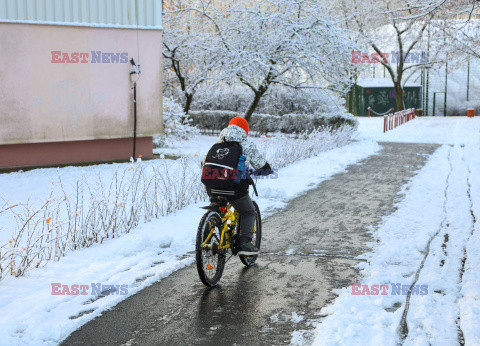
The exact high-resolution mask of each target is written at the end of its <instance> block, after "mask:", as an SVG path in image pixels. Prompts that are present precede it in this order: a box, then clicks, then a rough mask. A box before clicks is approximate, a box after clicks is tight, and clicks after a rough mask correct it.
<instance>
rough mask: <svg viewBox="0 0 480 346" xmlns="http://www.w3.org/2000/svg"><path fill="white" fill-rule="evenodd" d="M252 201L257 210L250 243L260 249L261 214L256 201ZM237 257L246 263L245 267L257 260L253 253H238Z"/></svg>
mask: <svg viewBox="0 0 480 346" xmlns="http://www.w3.org/2000/svg"><path fill="white" fill-rule="evenodd" d="M252 203H253V206H254V207H255V211H256V212H257V219H256V220H255V228H254V229H253V238H252V244H253V245H255V247H256V248H257V249H259V250H260V245H261V243H262V216H261V215H260V208H259V207H258V204H257V202H255V201H252ZM240 219H241V218H240ZM240 222H241V220H240ZM240 222H239V223H240ZM239 257H240V261H242V263H243V264H244V265H246V266H247V267H251V266H253V265H254V264H255V261H256V260H257V258H258V255H255V256H243V255H240V256H239Z"/></svg>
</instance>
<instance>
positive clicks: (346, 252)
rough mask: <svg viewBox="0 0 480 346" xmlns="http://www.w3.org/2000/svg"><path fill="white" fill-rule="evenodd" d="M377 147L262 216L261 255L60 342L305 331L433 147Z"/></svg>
mask: <svg viewBox="0 0 480 346" xmlns="http://www.w3.org/2000/svg"><path fill="white" fill-rule="evenodd" d="M380 144H381V145H382V147H383V149H382V150H381V151H380V152H379V153H378V154H377V155H373V156H370V157H368V158H367V159H365V160H363V161H361V162H359V163H358V164H355V165H351V166H349V167H348V169H347V170H346V171H345V172H343V173H340V174H337V175H335V176H333V177H332V178H331V179H329V180H327V181H324V182H322V183H321V184H319V185H318V187H316V188H314V189H311V190H309V191H307V192H306V193H305V194H303V195H301V196H299V197H297V198H295V199H294V200H292V201H291V202H290V203H289V204H288V206H286V207H285V208H284V209H282V210H280V211H279V212H278V213H276V214H274V215H272V216H270V217H268V218H266V219H264V220H263V239H262V249H261V250H262V253H261V255H260V256H259V259H258V261H257V264H256V265H255V266H253V267H251V268H245V267H244V266H243V265H242V264H241V262H240V261H239V259H238V258H236V257H235V258H232V259H231V260H230V261H229V262H228V263H227V265H226V269H225V272H224V274H223V277H222V280H221V282H220V285H219V286H218V287H215V288H213V289H208V288H206V287H204V286H203V284H202V283H201V282H200V280H199V279H198V276H197V272H196V268H195V265H193V266H190V267H187V268H184V269H182V270H179V271H177V272H175V273H173V274H172V275H170V276H169V277H167V278H165V279H163V280H161V281H159V282H157V283H156V284H154V285H152V286H150V287H148V288H145V289H144V290H142V291H140V292H139V293H137V294H135V295H133V296H132V297H129V298H128V299H126V300H124V301H123V302H121V303H119V304H118V305H116V306H115V307H114V308H113V309H111V310H109V311H106V312H105V313H104V314H103V315H102V316H100V317H98V318H96V319H94V320H92V321H90V322H89V323H87V324H86V325H84V326H83V327H81V328H80V329H79V330H77V331H75V332H74V333H73V334H72V335H70V337H68V338H67V339H66V340H65V341H64V344H65V345H84V344H97V345H212V344H213V345H285V344H289V343H290V341H291V339H292V332H294V331H300V332H299V333H298V336H299V337H300V338H303V341H304V343H307V344H308V343H309V342H310V341H311V340H312V337H313V329H314V327H315V324H316V323H319V322H321V320H322V317H323V316H321V315H320V314H319V312H320V310H321V309H322V307H324V306H326V305H328V304H329V303H330V302H331V301H332V300H333V299H334V298H335V297H336V295H335V293H333V292H332V290H333V289H336V288H342V287H347V286H349V285H350V284H351V283H353V282H357V281H358V277H359V273H358V271H357V269H356V268H355V266H356V265H357V264H358V263H359V262H360V260H359V259H357V256H359V255H361V254H362V253H364V252H366V251H368V250H369V248H368V245H367V243H368V242H370V241H371V240H372V238H371V236H370V232H369V229H370V228H371V227H375V225H378V223H379V222H380V220H381V218H382V216H384V215H387V214H390V213H392V212H394V211H395V202H396V201H397V200H398V199H399V198H402V196H401V195H400V194H399V193H400V191H401V190H402V187H403V186H404V185H405V183H407V182H408V179H409V178H411V177H413V176H414V175H415V174H416V172H417V171H418V170H419V169H420V168H421V167H423V165H424V164H425V162H426V160H427V158H428V156H429V155H431V154H432V153H433V152H434V151H435V149H436V148H437V147H438V146H437V145H433V144H405V143H380Z"/></svg>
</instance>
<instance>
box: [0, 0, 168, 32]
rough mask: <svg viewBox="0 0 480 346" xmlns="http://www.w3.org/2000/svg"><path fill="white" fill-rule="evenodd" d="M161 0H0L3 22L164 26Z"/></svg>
mask: <svg viewBox="0 0 480 346" xmlns="http://www.w3.org/2000/svg"><path fill="white" fill-rule="evenodd" d="M161 14H162V1H161V0H0V22H7V23H30V24H57V25H74V26H105V27H115V28H139V29H161V28H162V17H161Z"/></svg>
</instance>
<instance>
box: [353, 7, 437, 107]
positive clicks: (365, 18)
mask: <svg viewBox="0 0 480 346" xmlns="http://www.w3.org/2000/svg"><path fill="white" fill-rule="evenodd" d="M437 2H438V3H440V2H442V0H438V1H437ZM432 3H433V1H430V4H432ZM352 7H353V11H352V17H353V21H355V24H356V28H357V30H359V32H360V33H361V34H362V36H363V40H364V42H365V43H367V44H368V45H369V46H371V47H372V48H373V50H374V51H375V52H376V53H377V54H378V55H379V56H382V57H383V56H384V54H385V53H386V52H388V51H391V50H392V48H393V50H395V51H396V52H397V53H396V54H395V55H396V56H395V62H394V63H393V62H392V61H391V60H392V59H390V61H389V60H388V59H380V63H381V64H382V65H383V66H384V67H385V69H386V70H387V71H388V74H389V76H390V78H391V79H392V82H393V86H394V89H395V103H396V108H397V111H400V110H403V109H404V108H405V106H404V100H403V85H404V83H405V82H406V81H407V80H408V77H409V76H411V75H412V74H413V73H415V71H416V70H418V69H420V68H425V67H431V66H432V63H433V62H432V61H431V60H429V61H428V63H427V62H426V61H425V60H426V59H425V55H424V57H423V59H419V61H418V62H415V63H410V62H409V60H410V57H411V56H412V53H413V50H414V49H415V48H417V47H419V46H420V44H421V41H422V38H423V36H424V34H425V31H426V29H427V27H428V25H429V24H430V23H431V21H432V19H433V18H434V15H435V11H434V10H433V9H432V11H426V7H425V6H420V3H419V2H416V1H415V0H395V1H394V0H385V1H376V0H354V1H353V6H352ZM418 54H419V53H416V54H415V56H416V57H417V58H418ZM407 62H408V63H407Z"/></svg>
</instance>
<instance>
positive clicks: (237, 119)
mask: <svg viewBox="0 0 480 346" xmlns="http://www.w3.org/2000/svg"><path fill="white" fill-rule="evenodd" d="M228 125H229V126H230V125H237V126H238V127H241V128H242V129H244V130H245V132H246V134H247V136H248V121H246V120H245V118H242V117H235V118H233V119H232V120H230V122H229V123H228Z"/></svg>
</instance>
